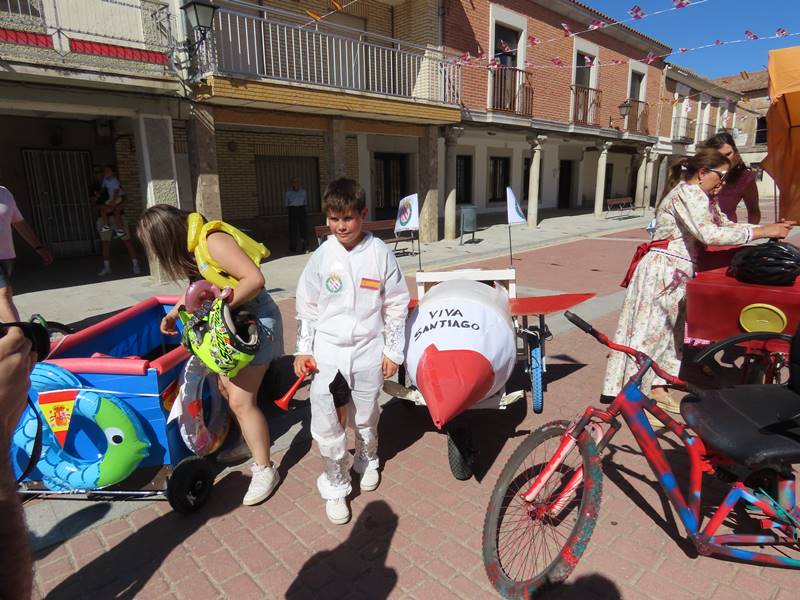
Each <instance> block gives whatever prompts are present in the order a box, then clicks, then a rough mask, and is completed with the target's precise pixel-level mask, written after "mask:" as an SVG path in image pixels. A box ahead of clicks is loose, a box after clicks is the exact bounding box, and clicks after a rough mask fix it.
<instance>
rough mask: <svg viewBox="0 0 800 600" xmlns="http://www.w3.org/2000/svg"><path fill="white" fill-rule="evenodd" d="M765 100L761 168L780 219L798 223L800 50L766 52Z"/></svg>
mask: <svg viewBox="0 0 800 600" xmlns="http://www.w3.org/2000/svg"><path fill="white" fill-rule="evenodd" d="M769 96H770V99H771V101H772V105H771V106H770V109H769V111H768V112H767V149H768V152H769V154H768V156H767V158H765V159H764V161H763V163H762V165H763V166H764V169H765V170H766V171H767V173H769V174H770V175H772V178H773V179H774V180H775V183H776V184H777V186H778V189H779V190H780V198H781V204H780V206H781V217H782V218H784V219H792V220H794V221H800V46H794V47H792V48H783V49H780V50H771V51H770V53H769Z"/></svg>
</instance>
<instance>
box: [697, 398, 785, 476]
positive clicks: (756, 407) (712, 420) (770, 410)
mask: <svg viewBox="0 0 800 600" xmlns="http://www.w3.org/2000/svg"><path fill="white" fill-rule="evenodd" d="M681 414H682V415H683V418H684V419H685V420H686V423H687V424H688V425H689V426H690V427H691V428H692V429H693V430H694V431H695V433H697V435H698V436H699V437H700V438H701V439H702V440H703V443H704V444H705V445H706V446H707V447H708V448H710V449H714V450H716V451H717V452H719V453H721V454H723V455H724V456H727V457H728V458H731V459H732V460H734V461H736V462H738V463H740V464H743V465H746V466H748V467H758V466H763V465H767V464H776V463H782V464H794V463H800V419H798V418H797V417H798V416H800V395H798V394H796V393H795V392H793V391H792V390H791V389H789V388H787V387H784V386H781V385H740V386H735V387H732V388H726V389H722V390H707V391H704V392H702V393H701V394H699V395H689V396H686V398H684V399H683V402H682V403H681Z"/></svg>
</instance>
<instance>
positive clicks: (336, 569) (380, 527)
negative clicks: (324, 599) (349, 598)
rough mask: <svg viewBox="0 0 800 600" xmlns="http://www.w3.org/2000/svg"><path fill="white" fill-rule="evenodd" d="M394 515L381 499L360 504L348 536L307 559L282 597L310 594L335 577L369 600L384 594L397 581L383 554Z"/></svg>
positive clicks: (394, 525)
mask: <svg viewBox="0 0 800 600" xmlns="http://www.w3.org/2000/svg"><path fill="white" fill-rule="evenodd" d="M397 524H398V518H397V515H396V514H395V513H394V512H393V511H392V509H391V508H390V507H389V505H388V504H387V503H386V502H384V501H383V500H377V501H374V502H370V503H369V504H367V505H366V506H365V507H364V511H363V512H362V513H361V515H359V517H358V520H357V521H356V523H355V525H353V529H352V531H351V532H350V536H349V537H348V538H347V539H346V540H345V541H344V542H342V543H341V544H339V545H338V546H337V547H336V548H334V549H333V550H324V551H322V552H318V553H317V554H315V555H314V556H312V557H311V558H309V559H308V561H306V563H305V564H304V565H303V567H302V568H301V569H300V572H299V573H298V574H297V578H296V579H295V580H294V581H293V582H292V584H291V586H289V589H288V590H287V592H286V600H300V599H305V598H314V597H315V596H316V595H317V594H316V590H319V589H320V588H322V587H323V586H325V585H327V584H329V583H330V582H331V581H332V580H334V578H336V579H338V580H339V582H338V583H340V584H341V586H342V588H343V590H345V592H344V593H343V594H342V595H345V594H346V591H347V590H352V588H353V587H355V588H356V589H357V590H358V591H359V592H361V593H362V594H366V597H368V598H370V599H373V600H381V599H384V598H387V597H388V596H389V594H390V592H391V591H392V590H393V589H394V588H395V586H396V585H397V571H395V570H394V569H392V568H391V567H387V566H386V557H387V555H388V554H389V547H390V546H391V544H392V537H394V532H395V530H396V529H397Z"/></svg>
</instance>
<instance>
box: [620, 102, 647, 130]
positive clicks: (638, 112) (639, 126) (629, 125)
mask: <svg viewBox="0 0 800 600" xmlns="http://www.w3.org/2000/svg"><path fill="white" fill-rule="evenodd" d="M627 102H628V103H629V104H630V107H631V108H630V112H629V113H628V116H627V117H626V120H625V129H626V130H628V131H629V132H630V133H638V134H641V135H649V134H650V127H649V125H648V122H647V121H648V116H649V114H650V110H649V107H648V105H647V102H642V101H641V100H634V99H633V98H628V100H627Z"/></svg>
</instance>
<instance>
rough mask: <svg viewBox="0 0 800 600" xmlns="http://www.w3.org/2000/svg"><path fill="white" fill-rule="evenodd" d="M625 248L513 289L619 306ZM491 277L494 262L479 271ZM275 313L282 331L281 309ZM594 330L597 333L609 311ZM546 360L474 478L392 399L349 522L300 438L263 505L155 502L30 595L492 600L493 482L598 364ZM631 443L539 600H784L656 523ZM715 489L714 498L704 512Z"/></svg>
mask: <svg viewBox="0 0 800 600" xmlns="http://www.w3.org/2000/svg"><path fill="white" fill-rule="evenodd" d="M638 237H640V234H639V233H638V232H626V233H624V234H615V235H613V236H608V237H607V238H600V239H594V240H585V241H578V242H573V243H570V244H565V245H561V246H557V247H553V248H544V249H540V250H536V251H532V252H528V253H525V254H521V255H519V257H518V258H519V259H520V260H519V263H518V265H517V268H518V271H519V275H518V276H519V279H520V285H522V286H527V287H531V288H532V287H536V288H543V289H552V290H560V291H569V292H579V291H597V292H598V293H599V294H600V295H603V296H607V295H610V294H616V293H618V290H619V288H618V287H617V281H616V280H617V278H618V274H619V273H621V272H622V271H623V265H624V263H625V262H626V261H627V258H628V257H629V256H630V252H631V251H632V248H633V246H634V245H635V244H636V243H637V241H638V239H637V238H638ZM590 263H591V264H590ZM494 264H498V265H502V264H507V259H497V260H496V261H486V262H484V263H481V264H480V266H493V265H494ZM592 265H594V266H592ZM281 304H282V309H283V310H284V317H285V318H286V319H289V318H291V311H292V306H293V303H292V302H291V301H285V302H282V303H281ZM575 310H576V312H578V313H579V314H580V312H581V311H580V308H579V307H578V308H576V309H575ZM594 324H595V325H596V326H598V327H599V328H600V329H603V330H605V331H609V332H610V331H611V330H612V329H613V327H614V326H615V324H616V311H613V312H610V313H608V314H606V315H605V316H603V317H601V318H598V319H595V320H594ZM547 354H548V356H549V377H550V384H549V388H548V391H547V393H546V396H545V411H544V414H542V415H534V414H532V413H531V412H530V411H528V414H527V416H525V415H524V414H523V411H522V408H523V406H522V404H518V405H516V406H514V407H512V408H511V409H509V410H508V411H506V412H497V411H482V412H481V413H480V414H478V413H474V414H473V415H472V417H473V424H474V427H475V438H476V443H477V446H478V450H479V455H478V458H477V463H476V478H475V479H471V480H469V481H466V482H458V481H456V480H454V479H453V478H452V476H451V475H450V472H449V469H448V465H447V450H446V441H447V440H446V438H445V437H444V436H443V435H441V434H439V433H437V432H436V431H435V430H434V427H433V425H432V423H431V420H430V417H429V416H428V415H427V412H426V411H425V409H424V408H418V407H411V406H408V405H406V404H404V403H403V402H401V401H398V400H392V401H390V402H389V403H388V404H386V405H385V406H384V407H383V413H382V416H381V423H380V435H381V442H380V454H381V462H382V464H383V480H382V483H381V486H380V487H379V488H378V490H376V491H375V492H370V493H360V491H359V490H358V488H357V486H355V487H356V489H355V491H354V493H353V496H352V498H351V501H352V502H351V506H352V510H353V519H352V521H351V523H350V524H348V525H345V526H334V525H331V524H329V523H328V521H327V519H326V517H325V513H324V508H323V503H322V501H321V500H320V498H319V497H318V495H317V492H316V487H315V479H316V476H317V473H318V468H319V464H320V463H319V459H318V456H317V454H316V450H315V449H312V447H311V444H310V442H309V441H307V436H302V440H303V441H300V442H299V443H296V444H294V445H292V446H291V447H290V448H289V450H287V451H286V452H283V453H282V454H279V455H276V457H275V461H276V462H277V463H279V464H280V467H279V470H280V472H281V475H282V477H283V483H282V485H281V486H280V488H279V489H278V491H277V493H276V494H275V495H274V496H273V497H272V498H271V499H270V500H269V501H268V502H266V503H265V504H263V505H261V506H257V507H252V508H248V507H243V506H240V504H239V502H240V500H241V497H242V494H243V493H244V490H245V488H246V485H247V481H246V479H245V477H244V476H241V475H239V474H234V475H230V476H228V477H225V478H224V479H223V480H222V481H221V482H220V483H218V484H217V486H216V487H215V489H214V491H213V494H212V498H211V500H210V502H209V504H208V505H207V506H206V507H205V509H204V510H202V511H201V512H199V513H198V514H195V515H192V516H188V517H186V516H181V515H178V514H177V513H174V512H172V511H171V510H170V509H169V506H168V505H167V503H166V502H157V503H152V504H149V505H146V506H144V507H143V508H141V509H140V510H136V511H134V512H132V513H131V514H129V515H128V516H126V517H124V518H121V519H117V520H112V521H109V522H105V523H103V524H101V525H100V526H98V527H95V528H92V529H88V530H86V531H84V532H83V533H81V534H80V535H78V536H77V537H74V538H72V539H70V540H68V541H67V542H65V543H63V544H60V545H57V546H54V547H50V548H47V549H45V550H43V551H41V552H40V553H39V554H38V556H37V562H36V597H37V598H42V597H49V598H54V599H60V598H103V599H104V598H117V597H118V598H131V597H140V598H148V599H156V598H192V599H195V600H197V599H206V598H234V599H236V600H245V599H246V598H289V599H295V598H298V599H299V598H336V599H346V598H352V599H378V598H387V597H388V598H409V599H412V598H413V599H416V600H429V599H430V600H444V599H445V598H465V599H477V598H494V597H497V595H496V594H495V592H494V591H493V589H492V588H491V586H490V584H489V582H488V579H487V578H486V575H485V573H484V569H483V563H482V559H481V531H482V527H483V518H484V511H485V509H486V505H487V503H488V499H489V495H490V493H491V490H492V487H493V486H494V483H495V481H496V479H497V476H498V473H499V471H500V469H501V468H502V466H503V464H504V462H505V460H506V459H507V458H508V456H509V454H510V453H511V452H512V451H513V450H514V448H516V447H517V445H518V444H519V443H520V442H521V440H522V439H523V436H525V435H526V434H527V433H528V432H529V431H531V430H532V429H534V428H536V427H538V426H539V425H541V424H542V423H545V422H547V421H550V420H554V419H561V418H570V417H572V416H574V415H575V414H577V413H578V412H579V411H580V410H581V409H582V408H583V407H584V406H585V404H587V403H588V402H590V401H591V402H593V401H595V400H596V399H597V396H598V391H599V389H600V384H601V379H602V375H603V370H604V367H605V354H606V352H605V348H604V347H602V346H600V345H599V344H597V343H595V342H594V341H593V340H592V339H591V338H589V337H587V336H586V335H585V334H583V333H581V332H580V331H578V330H576V329H574V328H572V329H568V330H566V331H564V332H563V333H560V334H558V335H556V336H555V338H554V339H553V340H552V342H550V343H549V344H548V346H547ZM306 425H307V423H306ZM632 443H633V438H632V436H631V435H630V434H629V433H628V432H627V430H623V431H622V432H621V433H620V434H619V435H618V436H617V437H616V438H615V440H614V443H613V446H612V448H611V451H610V452H609V453H607V455H606V458H605V461H604V475H605V477H604V488H603V500H602V505H601V507H602V509H601V516H600V519H599V522H598V525H597V528H596V529H595V532H594V535H593V537H592V540H591V543H590V544H589V550H588V552H587V554H586V555H585V557H584V559H583V560H582V561H581V562H580V564H579V565H578V567H577V569H576V571H575V572H574V573H573V575H572V576H571V578H570V579H569V581H568V583H567V584H566V585H564V586H563V587H562V588H560V589H559V590H557V591H556V592H555V593H553V594H551V595H550V596H548V597H552V598H576V599H591V598H601V599H613V598H624V599H625V600H628V599H638V598H642V599H645V598H647V599H660V598H663V599H665V600H680V599H683V598H687V599H688V598H703V599H706V598H710V599H713V600H721V599H728V598H730V599H746V598H754V599H761V598H763V599H769V600H790V599H794V598H797V588H798V584H800V575H798V574H797V572H796V571H788V570H778V569H766V568H760V567H755V566H750V565H739V564H735V563H731V562H725V561H721V560H716V559H711V558H705V557H697V556H696V555H695V553H694V550H693V547H692V546H691V544H690V543H688V542H687V541H686V540H685V539H684V537H683V531H682V530H681V529H680V527H679V526H678V525H676V519H675V516H674V514H673V513H672V511H671V510H667V512H666V516H665V509H667V504H666V501H665V499H664V497H662V495H661V494H660V493H659V491H658V489H657V487H656V484H655V482H654V480H653V477H652V474H651V473H650V471H649V469H648V468H647V465H646V463H645V461H644V459H643V457H642V456H640V454H639V451H638V449H635V448H634V447H633V446H632ZM663 445H664V447H665V448H666V449H667V453H668V455H669V456H670V457H674V456H676V454H680V453H675V452H672V450H673V449H674V445H673V444H672V443H671V442H670V441H665V442H664V443H663ZM676 464H680V459H679V460H678V462H677V463H676ZM719 489H720V488H719V486H716V487H714V486H712V492H716V493H712V494H711V496H710V498H711V499H713V498H715V497H717V496H718V492H719Z"/></svg>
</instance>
